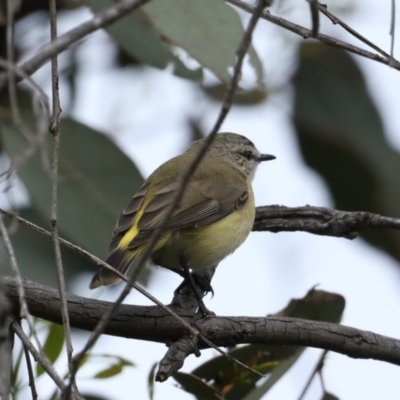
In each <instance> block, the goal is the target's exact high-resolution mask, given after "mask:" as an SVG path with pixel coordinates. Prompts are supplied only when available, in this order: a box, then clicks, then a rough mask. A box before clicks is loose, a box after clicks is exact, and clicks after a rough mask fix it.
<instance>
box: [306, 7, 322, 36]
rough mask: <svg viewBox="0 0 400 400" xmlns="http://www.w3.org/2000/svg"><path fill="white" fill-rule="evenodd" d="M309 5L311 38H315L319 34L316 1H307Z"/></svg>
mask: <svg viewBox="0 0 400 400" xmlns="http://www.w3.org/2000/svg"><path fill="white" fill-rule="evenodd" d="M307 1H308V3H309V5H310V13H311V24H312V29H311V32H312V37H313V38H317V37H318V32H319V11H318V0H307Z"/></svg>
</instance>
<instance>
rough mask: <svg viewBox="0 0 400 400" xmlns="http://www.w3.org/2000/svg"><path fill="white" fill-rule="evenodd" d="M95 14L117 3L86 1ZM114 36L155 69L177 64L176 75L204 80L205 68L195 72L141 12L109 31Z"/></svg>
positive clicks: (129, 16) (134, 55)
mask: <svg viewBox="0 0 400 400" xmlns="http://www.w3.org/2000/svg"><path fill="white" fill-rule="evenodd" d="M84 3H85V4H87V5H88V6H89V7H90V8H91V9H92V10H93V12H98V11H100V10H103V9H104V8H107V7H110V6H112V5H113V4H114V2H113V0H84ZM106 30H107V31H108V33H109V34H110V35H111V37H112V38H113V39H114V40H115V41H116V42H117V43H118V44H119V45H120V46H121V48H122V49H123V50H125V51H126V52H127V53H128V54H129V55H131V56H133V57H134V58H135V59H137V60H139V61H140V62H142V63H144V64H147V65H150V66H152V67H155V68H159V69H164V68H166V67H167V65H168V64H170V63H171V64H173V65H174V74H175V75H177V76H180V77H181V78H185V79H192V80H196V81H200V80H201V79H202V78H203V72H202V69H201V68H197V69H196V70H191V69H189V68H187V67H186V66H185V65H184V64H183V63H182V61H181V60H180V59H179V58H178V57H177V56H175V55H174V54H173V53H172V51H171V50H170V49H169V48H168V47H167V46H166V44H165V43H164V42H163V40H162V36H161V35H160V33H159V32H158V31H157V30H155V29H154V28H153V27H152V26H151V24H150V23H149V21H148V18H147V16H146V15H145V14H144V13H143V12H142V11H141V10H138V11H136V12H135V13H131V14H129V15H127V16H125V17H124V18H121V19H119V20H118V21H117V22H115V23H114V24H112V25H110V26H108V27H107V28H106Z"/></svg>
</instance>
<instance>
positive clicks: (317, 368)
mask: <svg viewBox="0 0 400 400" xmlns="http://www.w3.org/2000/svg"><path fill="white" fill-rule="evenodd" d="M327 354H328V351H327V350H325V351H323V352H322V354H321V355H320V357H319V358H318V363H317V365H316V366H315V368H314V369H313V371H312V372H311V375H310V377H309V378H308V380H307V382H306V385H305V386H304V389H303V390H302V392H301V393H300V396H299V398H298V399H297V400H303V399H304V397H305V395H306V394H307V391H308V389H309V388H310V386H311V383H312V381H313V380H314V378H315V376H316V375H317V374H318V373H319V371H321V368H322V367H323V365H324V360H325V357H326V355H327Z"/></svg>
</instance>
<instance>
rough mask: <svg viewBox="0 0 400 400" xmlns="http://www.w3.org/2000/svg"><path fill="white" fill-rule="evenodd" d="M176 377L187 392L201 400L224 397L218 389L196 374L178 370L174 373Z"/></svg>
mask: <svg viewBox="0 0 400 400" xmlns="http://www.w3.org/2000/svg"><path fill="white" fill-rule="evenodd" d="M174 379H175V380H176V381H177V382H178V383H179V384H180V385H181V386H182V388H183V389H184V390H185V391H186V392H188V393H191V394H193V395H194V396H195V397H196V398H197V399H199V400H200V399H202V400H212V399H221V398H222V397H221V396H220V395H219V393H218V391H217V390H215V389H214V388H213V387H212V386H211V385H209V384H207V383H206V382H204V381H203V380H201V379H200V378H198V377H197V376H195V375H192V374H185V373H183V372H178V373H176V374H175V375H174Z"/></svg>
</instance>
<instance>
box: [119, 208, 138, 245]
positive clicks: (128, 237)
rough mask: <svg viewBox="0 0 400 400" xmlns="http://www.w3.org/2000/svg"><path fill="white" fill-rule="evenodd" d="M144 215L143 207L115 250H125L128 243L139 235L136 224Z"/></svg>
mask: <svg viewBox="0 0 400 400" xmlns="http://www.w3.org/2000/svg"><path fill="white" fill-rule="evenodd" d="M143 213H144V206H142V208H141V209H140V210H139V211H138V212H137V213H136V217H135V219H134V221H133V225H132V226H131V227H130V228H129V230H128V231H127V232H126V233H125V235H124V236H123V237H122V239H121V240H120V241H119V243H118V246H117V248H118V249H122V250H124V249H126V248H127V247H128V246H129V243H131V242H132V240H133V239H134V238H135V237H136V236H137V235H138V233H139V228H138V224H139V221H140V218H141V217H142V215H143Z"/></svg>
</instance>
